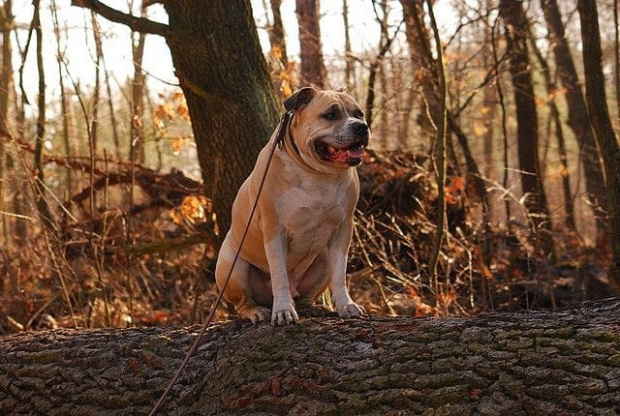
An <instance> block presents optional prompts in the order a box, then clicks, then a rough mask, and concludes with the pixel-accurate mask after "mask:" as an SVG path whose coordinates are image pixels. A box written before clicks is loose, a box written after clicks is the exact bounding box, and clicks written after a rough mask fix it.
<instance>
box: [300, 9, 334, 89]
mask: <svg viewBox="0 0 620 416" xmlns="http://www.w3.org/2000/svg"><path fill="white" fill-rule="evenodd" d="M296 4H297V22H298V23H299V49H300V57H301V74H300V75H301V81H302V84H305V85H314V86H316V87H317V88H325V86H326V81H327V80H326V78H327V71H326V70H325V63H324V62H323V47H322V45H321V26H320V25H319V18H320V15H319V9H320V6H319V4H320V0H297V3H296Z"/></svg>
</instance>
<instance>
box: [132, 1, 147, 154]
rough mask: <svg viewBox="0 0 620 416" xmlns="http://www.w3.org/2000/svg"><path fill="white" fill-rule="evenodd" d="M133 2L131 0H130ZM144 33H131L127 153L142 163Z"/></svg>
mask: <svg viewBox="0 0 620 416" xmlns="http://www.w3.org/2000/svg"><path fill="white" fill-rule="evenodd" d="M132 3H133V2H132ZM139 7H140V15H141V17H142V18H146V8H145V7H144V6H143V4H142V1H140V5H139ZM145 43H146V34H145V33H132V34H131V56H132V59H133V78H132V80H131V115H130V117H131V120H130V131H131V135H130V143H129V149H130V151H129V153H130V159H131V161H132V162H133V161H135V162H138V163H141V164H144V162H145V161H146V143H145V135H144V82H145V75H144V71H142V60H143V58H144V45H145Z"/></svg>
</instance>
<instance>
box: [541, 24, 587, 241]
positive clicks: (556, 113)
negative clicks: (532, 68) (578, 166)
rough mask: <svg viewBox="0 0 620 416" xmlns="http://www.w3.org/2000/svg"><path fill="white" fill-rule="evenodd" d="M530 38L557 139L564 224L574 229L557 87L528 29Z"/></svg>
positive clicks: (571, 197)
mask: <svg viewBox="0 0 620 416" xmlns="http://www.w3.org/2000/svg"><path fill="white" fill-rule="evenodd" d="M530 40H531V43H530V44H531V45H532V51H533V52H534V56H536V60H537V61H538V64H539V65H540V69H541V72H542V75H543V78H544V79H545V86H546V88H547V106H548V107H549V113H550V115H551V120H550V122H553V125H554V127H555V136H556V138H557V140H558V154H559V157H560V175H561V177H562V190H563V194H564V211H565V214H566V216H565V219H564V224H565V225H566V226H567V227H568V229H569V230H571V231H575V230H576V228H575V211H574V208H573V193H572V191H571V186H570V174H569V169H568V154H567V152H566V142H565V140H564V128H563V127H562V121H561V119H560V110H558V106H557V105H556V104H555V100H556V97H557V96H558V88H557V85H556V84H555V82H554V80H553V78H552V77H551V70H550V69H549V65H548V64H547V60H546V59H545V57H544V56H543V54H542V52H541V51H540V49H539V48H538V45H536V39H535V38H534V37H533V35H532V33H531V31H530Z"/></svg>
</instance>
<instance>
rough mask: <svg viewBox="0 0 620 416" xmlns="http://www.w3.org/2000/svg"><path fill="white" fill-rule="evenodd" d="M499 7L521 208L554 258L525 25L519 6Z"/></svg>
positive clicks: (504, 0)
mask: <svg viewBox="0 0 620 416" xmlns="http://www.w3.org/2000/svg"><path fill="white" fill-rule="evenodd" d="M499 7H500V13H501V15H502V18H503V19H504V22H505V25H506V39H507V44H508V54H509V57H510V73H511V75H512V82H513V86H514V87H513V89H514V96H515V104H516V113H517V143H518V146H519V152H518V153H519V169H520V170H521V188H522V190H523V193H524V194H525V195H526V197H525V202H524V204H525V207H526V209H527V211H528V216H529V219H530V221H531V222H532V224H533V227H534V229H535V232H536V233H537V235H538V239H539V243H538V247H539V248H540V249H541V250H542V251H543V253H545V254H546V255H549V256H554V247H553V239H552V236H551V215H550V213H549V206H548V204H547V196H546V194H545V189H544V187H543V184H542V180H543V178H542V171H541V169H540V166H539V156H538V149H539V147H538V113H537V111H536V102H535V99H534V87H533V85H532V73H531V65H530V60H529V53H528V47H527V38H528V21H527V18H526V16H525V13H524V11H523V5H522V3H521V2H517V1H510V0H500V2H499Z"/></svg>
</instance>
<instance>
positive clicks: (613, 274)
mask: <svg viewBox="0 0 620 416" xmlns="http://www.w3.org/2000/svg"><path fill="white" fill-rule="evenodd" d="M577 5H578V8H579V18H580V20H581V38H582V43H583V63H584V64H583V65H584V72H585V76H586V102H587V105H588V114H589V115H590V120H591V123H592V128H593V129H594V136H595V137H596V141H597V143H598V146H599V148H600V149H601V154H602V155H603V165H604V167H605V184H606V186H607V192H608V194H607V195H608V197H609V230H610V234H611V235H612V241H611V243H612V251H613V263H612V265H611V267H610V268H609V277H610V279H611V280H612V282H613V283H614V286H615V288H616V290H617V291H620V237H619V236H620V145H618V137H617V136H616V133H615V131H614V129H613V126H612V124H611V118H610V116H609V109H608V108H607V99H606V96H605V77H604V75H603V66H602V52H601V38H600V36H601V35H600V30H599V25H598V11H597V8H596V2H595V1H594V0H579V1H578V2H577Z"/></svg>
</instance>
